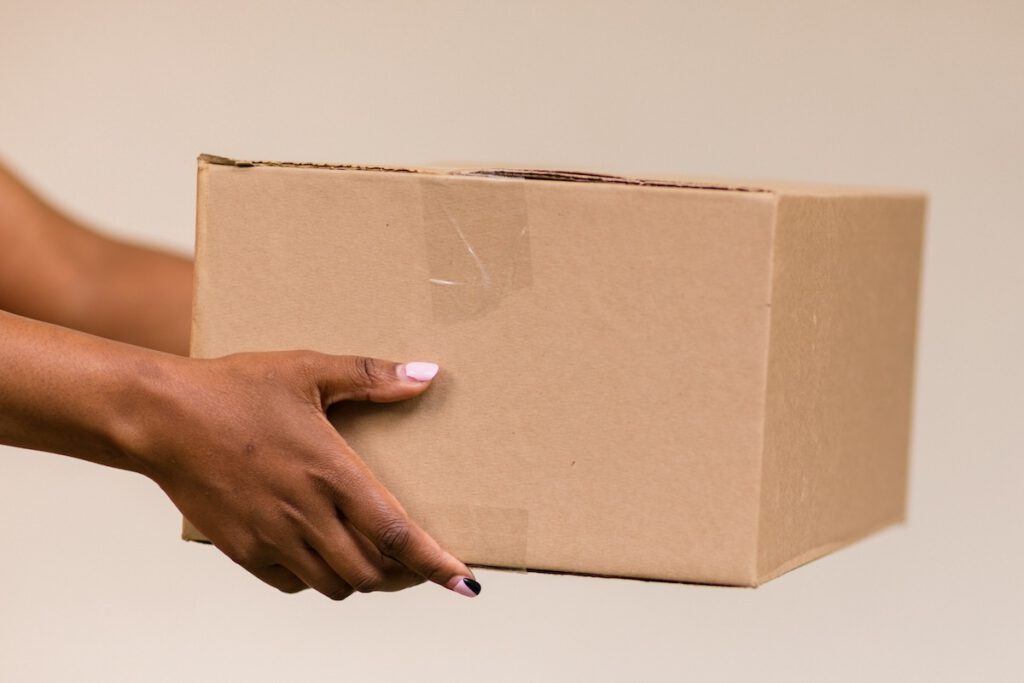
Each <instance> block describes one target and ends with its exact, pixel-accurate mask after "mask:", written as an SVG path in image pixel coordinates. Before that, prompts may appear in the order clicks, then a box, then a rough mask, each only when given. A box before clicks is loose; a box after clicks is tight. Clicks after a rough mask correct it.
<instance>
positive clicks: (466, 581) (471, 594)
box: [452, 576, 480, 598]
mask: <svg viewBox="0 0 1024 683" xmlns="http://www.w3.org/2000/svg"><path fill="white" fill-rule="evenodd" d="M452 590H453V591H455V592H456V593H458V594H459V595H465V596H466V597H467V598H475V597H476V596H478V595H480V584H479V583H477V582H476V581H474V580H473V579H471V578H469V577H468V576H464V577H462V578H461V579H457V580H456V581H455V585H454V586H452Z"/></svg>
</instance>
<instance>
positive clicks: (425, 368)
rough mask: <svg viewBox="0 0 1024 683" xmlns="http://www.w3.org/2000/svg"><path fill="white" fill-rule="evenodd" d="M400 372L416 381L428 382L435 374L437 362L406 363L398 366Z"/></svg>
mask: <svg viewBox="0 0 1024 683" xmlns="http://www.w3.org/2000/svg"><path fill="white" fill-rule="evenodd" d="M400 372H401V374H403V375H405V376H406V377H408V378H409V379H412V380H416V381H417V382H429V381H430V380H432V379H434V376H435V375H436V374H437V363H423V362H420V361H416V362H415V363H406V364H405V365H403V366H402V367H401V368H400Z"/></svg>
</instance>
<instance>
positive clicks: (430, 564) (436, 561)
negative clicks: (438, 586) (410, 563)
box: [421, 553, 445, 581]
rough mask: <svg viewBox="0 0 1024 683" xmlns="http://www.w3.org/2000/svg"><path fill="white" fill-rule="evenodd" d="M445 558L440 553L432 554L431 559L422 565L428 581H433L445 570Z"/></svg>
mask: <svg viewBox="0 0 1024 683" xmlns="http://www.w3.org/2000/svg"><path fill="white" fill-rule="evenodd" d="M444 568H445V566H444V558H443V557H442V555H441V554H440V553H431V554H430V557H428V558H427V559H426V561H425V562H424V563H423V564H422V567H421V569H422V571H423V576H424V577H426V580H427V581H433V580H434V578H435V577H437V576H438V575H440V574H441V572H442V571H443V570H444Z"/></svg>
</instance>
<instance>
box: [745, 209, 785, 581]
mask: <svg viewBox="0 0 1024 683" xmlns="http://www.w3.org/2000/svg"><path fill="white" fill-rule="evenodd" d="M780 201H781V198H780V197H779V195H778V194H776V195H775V201H774V202H773V203H772V219H771V236H770V239H769V242H768V301H767V303H766V306H767V307H768V340H767V343H766V344H765V345H764V347H765V350H764V378H763V381H762V383H761V400H762V409H761V438H760V440H759V441H760V451H761V452H760V461H761V462H760V467H759V468H758V476H757V491H756V493H755V495H756V500H757V514H756V516H755V526H754V567H753V576H752V577H751V581H752V583H751V585H752V586H754V587H756V586H758V585H760V584H761V583H763V579H762V576H761V544H762V542H763V540H764V539H763V538H762V529H761V513H762V511H763V510H764V472H765V467H766V459H765V456H766V453H767V450H768V448H767V443H768V409H769V404H768V382H769V377H770V375H771V372H770V370H771V362H772V339H773V338H774V335H772V328H773V326H774V323H775V316H776V310H775V307H774V306H773V305H772V303H773V301H774V298H775V245H776V238H777V237H778V228H779V202H780Z"/></svg>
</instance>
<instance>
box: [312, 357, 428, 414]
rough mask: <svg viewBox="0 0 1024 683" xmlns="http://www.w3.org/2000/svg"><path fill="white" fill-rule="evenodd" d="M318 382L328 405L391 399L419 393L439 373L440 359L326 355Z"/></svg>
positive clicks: (324, 402)
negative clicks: (385, 358)
mask: <svg viewBox="0 0 1024 683" xmlns="http://www.w3.org/2000/svg"><path fill="white" fill-rule="evenodd" d="M322 360H323V362H322V363H321V364H320V367H319V368H318V372H317V378H316V383H317V386H318V387H319V388H320V397H321V401H322V402H323V404H324V405H325V406H328V405H330V404H332V403H337V402H338V401H373V402H374V403H391V402H393V401H402V400H405V399H407V398H412V397H413V396H419V395H420V394H422V393H423V392H424V391H426V390H427V387H429V386H430V383H431V381H432V380H433V379H434V377H435V376H436V375H437V371H438V367H437V364H436V363H428V362H425V361H414V362H410V363H395V362H394V361H389V360H381V359H379V358H368V357H366V356H329V355H325V356H323V359H322Z"/></svg>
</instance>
